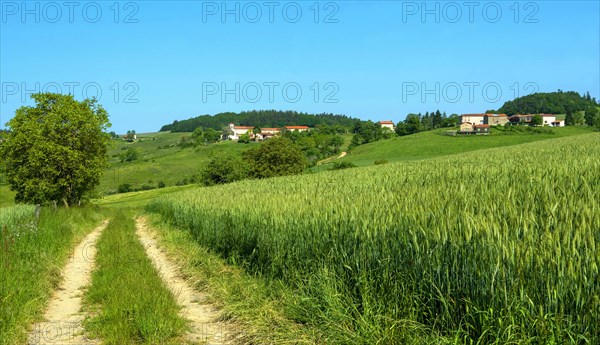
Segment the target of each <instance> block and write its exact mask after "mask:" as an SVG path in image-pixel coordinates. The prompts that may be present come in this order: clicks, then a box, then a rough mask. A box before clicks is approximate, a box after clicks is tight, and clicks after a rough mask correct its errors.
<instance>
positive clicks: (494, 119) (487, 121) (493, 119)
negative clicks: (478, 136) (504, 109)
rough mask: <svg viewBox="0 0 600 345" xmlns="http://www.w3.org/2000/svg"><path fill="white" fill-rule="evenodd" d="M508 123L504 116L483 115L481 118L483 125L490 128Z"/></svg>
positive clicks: (506, 117)
mask: <svg viewBox="0 0 600 345" xmlns="http://www.w3.org/2000/svg"><path fill="white" fill-rule="evenodd" d="M507 122H508V116H506V114H485V116H484V117H483V124H484V125H490V126H498V125H500V126H502V125H504V124H506V123H507Z"/></svg>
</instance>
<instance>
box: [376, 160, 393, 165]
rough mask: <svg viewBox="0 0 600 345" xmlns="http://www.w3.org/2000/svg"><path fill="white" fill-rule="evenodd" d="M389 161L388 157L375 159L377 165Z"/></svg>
mask: <svg viewBox="0 0 600 345" xmlns="http://www.w3.org/2000/svg"><path fill="white" fill-rule="evenodd" d="M388 163H389V161H388V160H387V159H378V160H376V161H375V163H374V164H375V165H382V164H388Z"/></svg>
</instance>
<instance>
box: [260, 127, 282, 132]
mask: <svg viewBox="0 0 600 345" xmlns="http://www.w3.org/2000/svg"><path fill="white" fill-rule="evenodd" d="M261 130H263V131H280V130H281V128H261Z"/></svg>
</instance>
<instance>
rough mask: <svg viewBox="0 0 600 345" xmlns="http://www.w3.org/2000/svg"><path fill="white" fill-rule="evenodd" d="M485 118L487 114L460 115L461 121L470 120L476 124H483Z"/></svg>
mask: <svg viewBox="0 0 600 345" xmlns="http://www.w3.org/2000/svg"><path fill="white" fill-rule="evenodd" d="M484 120H485V114H462V115H461V116H460V123H464V122H470V123H472V124H474V125H483V124H484Z"/></svg>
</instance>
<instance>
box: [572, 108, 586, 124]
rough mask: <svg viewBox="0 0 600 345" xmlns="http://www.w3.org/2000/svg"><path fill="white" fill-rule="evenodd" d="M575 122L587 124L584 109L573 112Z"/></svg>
mask: <svg viewBox="0 0 600 345" xmlns="http://www.w3.org/2000/svg"><path fill="white" fill-rule="evenodd" d="M573 124H574V125H583V124H585V116H584V112H583V111H576V112H574V113H573Z"/></svg>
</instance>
